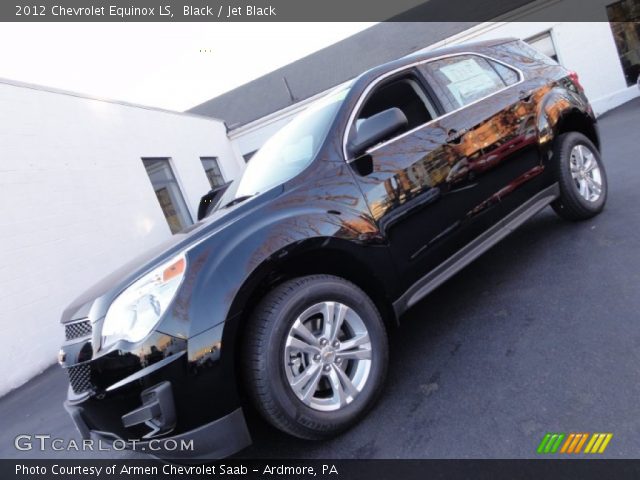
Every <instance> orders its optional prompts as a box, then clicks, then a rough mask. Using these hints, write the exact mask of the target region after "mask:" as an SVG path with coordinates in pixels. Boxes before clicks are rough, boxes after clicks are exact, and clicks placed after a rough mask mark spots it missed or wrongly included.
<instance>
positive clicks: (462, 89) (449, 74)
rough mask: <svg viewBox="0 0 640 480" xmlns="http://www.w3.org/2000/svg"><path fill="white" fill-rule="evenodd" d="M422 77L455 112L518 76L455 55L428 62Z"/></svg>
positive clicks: (471, 57) (494, 65) (498, 66)
mask: <svg viewBox="0 0 640 480" xmlns="http://www.w3.org/2000/svg"><path fill="white" fill-rule="evenodd" d="M422 68H423V69H424V70H425V74H426V75H427V76H428V77H429V78H431V79H432V81H434V82H436V83H437V84H438V87H439V88H437V89H436V90H438V92H439V93H440V95H442V96H444V97H446V98H444V99H443V100H444V102H445V103H449V104H450V105H451V107H452V109H454V110H455V109H458V108H461V107H464V106H465V105H469V104H470V103H472V102H475V101H476V100H480V99H481V98H484V97H486V96H488V95H491V94H493V93H495V92H498V91H500V90H502V89H504V88H505V87H507V86H509V85H513V84H515V83H517V82H518V80H519V75H518V72H516V71H515V70H513V69H512V68H509V67H507V66H505V65H502V64H500V63H498V62H493V61H490V60H487V59H486V58H484V57H480V56H477V55H457V56H453V57H448V58H443V59H440V60H435V61H433V62H428V63H426V64H425V65H423V67H422Z"/></svg>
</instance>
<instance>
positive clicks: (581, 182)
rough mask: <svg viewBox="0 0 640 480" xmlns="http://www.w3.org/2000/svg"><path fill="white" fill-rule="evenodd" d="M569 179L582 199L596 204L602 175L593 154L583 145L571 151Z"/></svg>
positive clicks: (600, 191) (600, 188)
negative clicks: (571, 179) (570, 178)
mask: <svg viewBox="0 0 640 480" xmlns="http://www.w3.org/2000/svg"><path fill="white" fill-rule="evenodd" d="M570 168H571V177H572V178H573V181H574V183H575V185H576V188H577V189H578V193H579V194H580V196H581V197H582V198H584V199H585V200H587V201H589V202H596V201H598V199H599V198H600V196H601V195H602V173H601V172H600V166H599V165H598V161H597V160H596V157H595V155H594V153H593V152H592V151H591V150H590V149H589V148H588V147H587V146H585V145H576V146H575V147H573V149H572V150H571V159H570Z"/></svg>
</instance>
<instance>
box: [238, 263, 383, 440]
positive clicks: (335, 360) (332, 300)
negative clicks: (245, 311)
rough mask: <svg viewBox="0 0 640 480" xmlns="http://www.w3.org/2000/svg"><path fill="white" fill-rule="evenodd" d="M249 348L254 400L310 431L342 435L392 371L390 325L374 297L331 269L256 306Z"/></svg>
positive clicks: (293, 428) (291, 428) (279, 423)
mask: <svg viewBox="0 0 640 480" xmlns="http://www.w3.org/2000/svg"><path fill="white" fill-rule="evenodd" d="M247 328H248V332H247V338H246V340H247V341H246V344H245V351H244V355H243V357H244V373H245V378H246V381H247V387H248V391H249V393H250V395H251V397H252V400H253V403H254V404H255V406H256V407H257V409H258V410H259V411H260V413H261V414H262V416H263V417H264V418H265V419H266V420H268V421H269V422H270V423H271V424H273V425H274V426H275V427H277V428H279V429H280V430H283V431H285V432H287V433H289V434H291V435H294V436H297V437H300V438H305V439H312V440H315V439H322V438H327V437H330V436H333V435H336V434H338V433H340V432H342V431H343V430H345V429H347V428H349V427H350V426H352V425H353V424H355V423H356V422H357V421H358V420H360V419H361V418H362V416H364V414H365V413H366V412H367V410H368V409H369V408H370V407H371V406H372V405H373V403H374V402H375V400H376V398H377V397H378V395H379V393H380V391H381V389H382V386H383V383H384V378H385V374H386V369H387V359H388V346H387V337H386V331H385V327H384V325H383V322H382V319H381V318H380V314H379V312H378V310H377V309H376V307H375V305H374V303H373V302H372V301H371V299H370V298H369V297H368V296H367V295H366V294H365V293H364V292H363V291H362V290H361V289H359V288H358V287H357V286H355V285H354V284H352V283H351V282H348V281H346V280H344V279H341V278H338V277H334V276H330V275H312V276H307V277H300V278H296V279H293V280H290V281H287V282H285V283H283V284H282V285H279V286H278V287H276V288H275V289H274V290H273V291H271V292H270V293H269V294H268V295H267V296H266V297H265V298H264V299H263V300H262V301H261V302H260V304H259V305H258V307H257V308H256V310H255V312H254V314H253V316H252V318H251V320H250V323H249V325H248V326H247Z"/></svg>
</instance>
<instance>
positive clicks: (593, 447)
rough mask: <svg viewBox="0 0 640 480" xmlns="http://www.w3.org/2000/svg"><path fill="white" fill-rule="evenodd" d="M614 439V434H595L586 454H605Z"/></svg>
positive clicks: (585, 451)
mask: <svg viewBox="0 0 640 480" xmlns="http://www.w3.org/2000/svg"><path fill="white" fill-rule="evenodd" d="M612 438H613V434H612V433H594V434H593V437H591V440H589V444H588V445H587V448H586V449H585V450H584V453H604V451H605V450H606V448H607V446H608V445H609V442H610V441H611V439H612Z"/></svg>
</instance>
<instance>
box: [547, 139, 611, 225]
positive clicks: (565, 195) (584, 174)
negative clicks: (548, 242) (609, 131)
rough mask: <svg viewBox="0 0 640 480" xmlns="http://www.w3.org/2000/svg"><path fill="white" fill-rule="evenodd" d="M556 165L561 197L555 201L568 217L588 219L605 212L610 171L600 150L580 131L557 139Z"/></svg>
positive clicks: (555, 207)
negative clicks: (605, 168)
mask: <svg viewBox="0 0 640 480" xmlns="http://www.w3.org/2000/svg"><path fill="white" fill-rule="evenodd" d="M552 162H553V166H554V168H555V174H556V178H557V180H558V183H559V185H560V198H558V199H557V200H556V201H555V202H553V203H552V204H551V206H552V207H553V209H554V210H555V212H556V213H557V214H558V215H560V216H561V217H562V218H566V219H568V220H586V219H588V218H591V217H593V216H595V215H597V214H598V213H600V212H601V211H602V209H603V208H604V205H605V203H606V201H607V189H608V184H607V174H606V172H605V170H604V164H603V163H602V158H601V157H600V153H599V152H598V149H597V148H596V147H595V145H593V143H592V142H591V141H590V140H589V139H588V138H587V137H585V136H584V135H582V134H581V133H578V132H571V133H565V134H563V135H560V136H559V137H558V138H557V139H556V144H555V147H554V150H553V159H552Z"/></svg>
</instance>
